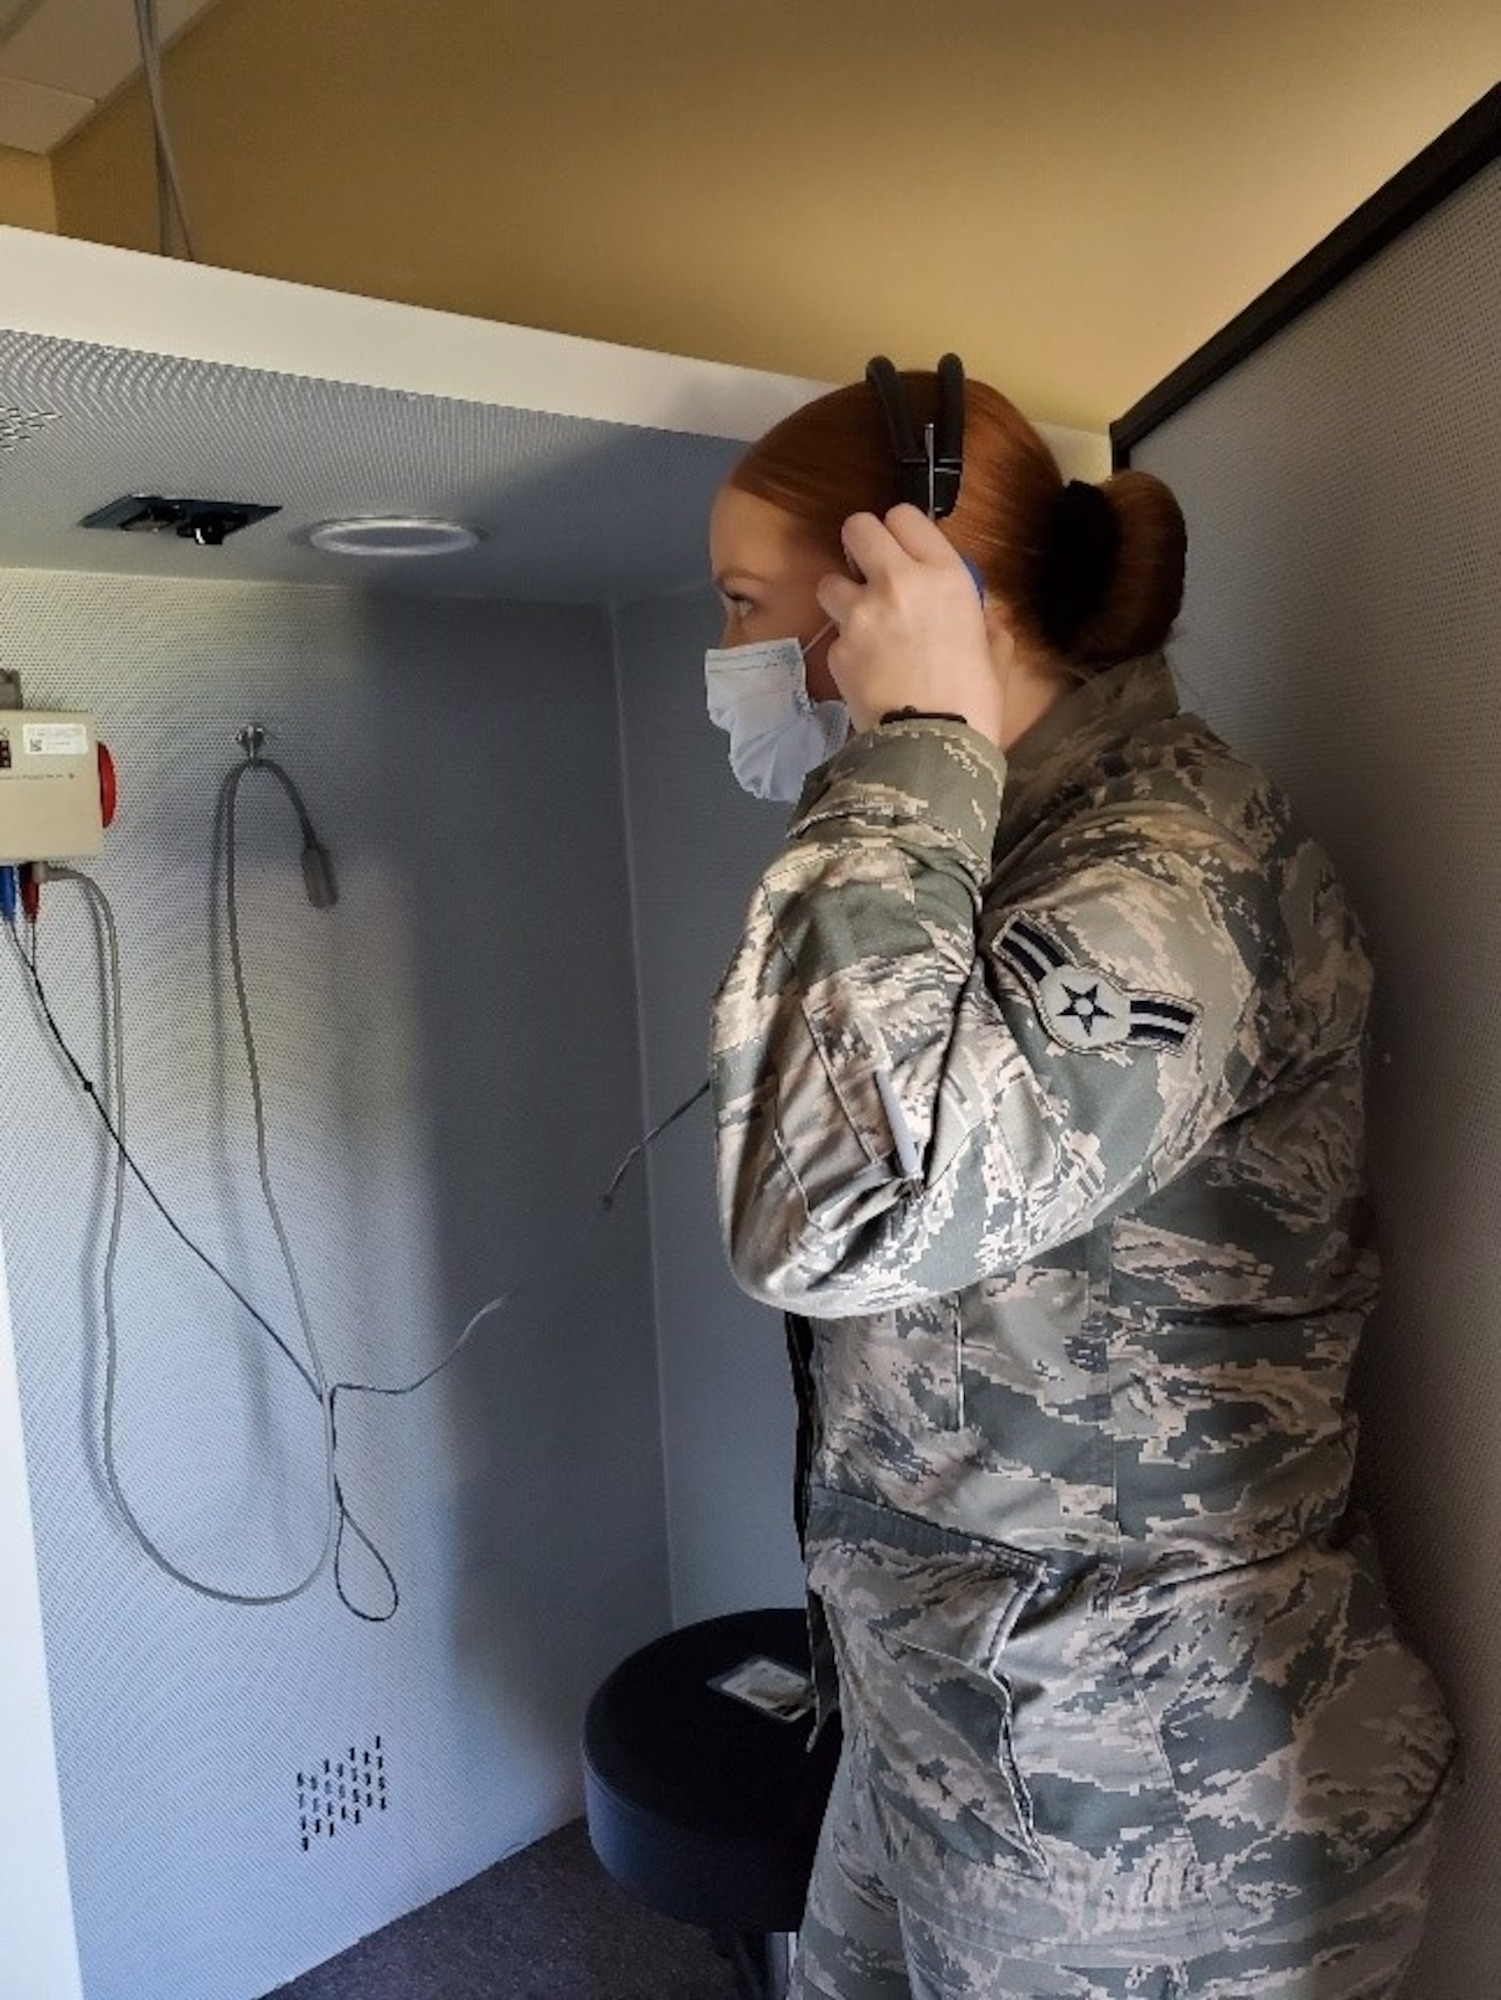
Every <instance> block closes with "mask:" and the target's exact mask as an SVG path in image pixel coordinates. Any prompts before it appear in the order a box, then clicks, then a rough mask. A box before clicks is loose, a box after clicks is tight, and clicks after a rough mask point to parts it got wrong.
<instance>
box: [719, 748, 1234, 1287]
mask: <svg viewBox="0 0 1501 2000" xmlns="http://www.w3.org/2000/svg"><path fill="white" fill-rule="evenodd" d="M1004 780H1005V765H1004V761H1003V759H1002V758H1001V757H1000V755H999V753H998V752H996V751H995V750H994V749H993V748H992V746H991V745H990V744H989V743H987V742H986V741H985V739H984V738H982V737H980V736H979V735H977V734H976V733H975V732H973V731H971V730H968V729H965V728H962V727H960V726H956V725H946V724H935V723H927V722H913V723H903V724H897V725H889V726H887V727H885V728H882V729H878V730H874V731H871V732H868V733H867V734H865V735H862V736H860V737H858V738H856V739H855V741H854V742H853V743H851V744H850V745H849V746H848V747H847V748H846V749H845V750H844V751H842V752H841V753H840V755H839V757H838V758H836V759H835V760H834V762H833V763H832V764H831V765H830V766H828V767H827V770H826V774H825V779H824V782H823V785H822V788H821V789H820V790H819V791H818V792H817V793H816V794H815V795H814V796H813V797H812V798H811V800H810V799H809V798H808V797H807V796H806V795H805V798H804V800H803V801H802V802H801V805H800V809H799V816H798V817H797V818H796V820H795V821H794V823H793V826H792V828H791V831H790V835H789V840H788V844H787V845H786V847H785V848H784V850H783V851H782V853H781V854H780V856H779V857H778V858H777V860H776V861H775V862H774V863H773V864H772V866H771V867H770V868H769V869H768V870H767V872H766V874H765V875H764V876H763V878H762V880H761V882H760V883H759V885H758V887H757V889H756V892H755V894H754V896H753V898H752V902H751V907H750V912H749V916H748V919H747V924H746V929H745V934H744V937H743V939H742V941H741V944H740V946H739V949H738V950H737V952H736V954H735V956H734V958H733V959H732V961H731V963H730V966H729V969H728V971H727V973H726V975H725V978H724V981H723V983H722V985H721V987H720V990H719V993H718V995H717V996H716V999H715V1003H714V1011H713V1041H712V1074H713V1079H714V1086H715V1103H716V1118H717V1136H716V1144H717V1172H718V1190H719V1204H720V1216H721V1224H722V1229H723V1234H724V1240H725V1246H726V1250H727V1253H728V1255H729V1259H730V1263H731V1266H732V1268H733V1270H734V1272H735V1275H736V1277H737V1279H738V1280H739V1282H740V1284H741V1285H742V1286H743V1287H744V1289H745V1290H747V1291H748V1292H750V1293H751V1294H752V1295H753V1296H755V1297H758V1298H761V1299H764V1300H765V1301H767V1302H768V1303H770V1304H775V1305H778V1306H781V1307H784V1308H786V1309H789V1310H792V1311H796V1312H807V1313H809V1314H811V1315H813V1316H814V1317H818V1318H841V1317H845V1316H848V1315H851V1314H856V1313H868V1312H877V1311H886V1310H889V1309H891V1308H893V1307H897V1306H901V1305H906V1304H911V1303H914V1302H916V1301H918V1300H921V1299H924V1298H931V1297H934V1296H937V1295H939V1294H941V1293H945V1292H952V1291H957V1290H960V1289H962V1288H963V1287H965V1286H967V1285H971V1284H974V1283H976V1282H977V1281H978V1280H979V1279H980V1278H982V1277H984V1276H986V1275H988V1274H991V1273H995V1272H999V1271H1004V1270H1010V1269H1013V1268H1014V1267H1015V1266H1017V1265H1018V1264H1021V1263H1024V1262H1026V1261H1027V1260H1029V1259H1031V1258H1034V1257H1037V1256H1039V1255H1041V1254H1043V1253H1044V1252H1046V1251H1047V1250H1049V1249H1051V1248H1054V1247H1056V1246H1057V1245H1059V1244H1061V1243H1064V1242H1067V1241H1068V1240H1069V1239H1070V1238H1072V1237H1074V1236H1077V1235H1080V1234H1082V1233H1083V1232H1085V1231H1086V1230H1088V1229H1090V1228H1092V1227H1093V1226H1094V1225H1095V1224H1096V1223H1098V1222H1099V1221H1101V1220H1102V1219H1103V1218H1104V1217H1105V1216H1107V1215H1108V1214H1109V1213H1110V1212H1111V1211H1112V1209H1114V1208H1116V1207H1118V1206H1125V1205H1126V1204H1127V1203H1128V1202H1129V1201H1131V1200H1132V1199H1134V1198H1139V1197H1140V1196H1142V1195H1144V1194H1145V1193H1147V1192H1150V1190H1151V1189H1153V1188H1155V1187H1156V1186H1159V1185H1161V1184H1162V1183H1163V1182H1164V1181H1166V1180H1168V1179H1169V1178H1171V1176H1172V1175H1173V1174H1174V1173H1175V1172H1177V1171H1178V1170H1179V1168H1180V1167H1181V1166H1182V1165H1183V1164H1184V1163H1185V1162H1186V1161H1187V1160H1188V1159H1189V1158H1191V1157H1192V1155H1193V1154H1194V1153H1195V1152H1196V1151H1197V1150H1198V1149H1199V1148H1200V1147H1201V1146H1202V1145H1203V1143H1204V1141H1205V1139H1206V1138H1207V1137H1208V1135H1209V1134H1210V1133H1211V1132H1212V1131H1213V1129H1214V1127H1215V1125H1216V1124H1217V1123H1219V1122H1220V1121H1221V1120H1222V1119H1223V1118H1225V1117H1226V1116H1228V1115H1229V1114H1230V1112H1231V1110H1232V1109H1233V1107H1234V1103H1235V1098H1236V1094H1237V1091H1238V1090H1240V1089H1241V1088H1242V1087H1243V1085H1244V1083H1245V1080H1246V1078H1247V1077H1248V1075H1249V1074H1250V1072H1251V1068H1252V1065H1253V1058H1254V1052H1253V1050H1252V1048H1251V1044H1250V1035H1249V1030H1248V1028H1247V1025H1246V1023H1247V1021H1248V1018H1249V1017H1250V1015H1251V1013H1252V1011H1253V1010H1252V1001H1253V996H1254V994H1255V992H1256V988H1257V974H1258V969H1259V965H1260V961H1261V959H1262V957H1263V955H1264V953H1265V950H1266V925H1265V923H1264V921H1263V918H1262V905H1263V901H1264V892H1263V890H1262V880H1261V875H1260V871H1259V870H1258V869H1257V868H1256V866H1255V864H1254V863H1253V861H1252V859H1251V857H1249V856H1248V855H1246V854H1244V853H1243V852H1241V851H1240V850H1238V849H1237V848H1236V847H1235V845H1234V843H1233V842H1231V841H1230V840H1229V839H1228V837H1227V836H1226V835H1225V834H1224V833H1223V832H1222V831H1221V830H1220V829H1218V828H1216V827H1215V826H1214V825H1213V824H1212V823H1210V822H1209V821H1208V820H1206V819H1204V818H1203V817H1202V816H1200V815H1197V814H1194V813H1192V812H1189V811H1187V810H1183V811H1177V810H1173V811H1168V810H1166V809H1162V808H1156V807H1153V806H1152V805H1151V804H1150V803H1149V802H1148V803H1145V804H1136V805H1133V804H1131V803H1130V802H1127V803H1126V804H1124V805H1122V806H1120V807H1119V808H1115V809H1112V810H1110V811H1107V812H1102V813H1099V814H1097V815H1095V816H1094V817H1092V818H1089V819H1087V820H1085V821H1082V822H1080V823H1077V824H1075V825H1074V826H1073V827H1071V828H1070V830H1069V831H1068V832H1067V833H1065V834H1064V835H1061V836H1053V837H1052V844H1051V847H1050V848H1046V849H1042V850H1039V851H1038V852H1037V853H1036V854H1034V855H1033V856H1031V857H1030V859H1029V862H1028V865H1027V870H1026V877H1025V881H1024V882H1022V883H1021V886H1020V887H1019V889H1017V890H1015V891H1012V890H1008V900H1007V901H1006V902H1005V903H1004V904H1001V905H994V906H991V907H989V908H982V903H981V896H982V889H983V886H984V884H985V881H986V879H987V877H988V875H989V873H990V854H991V843H992V840H993V836H994V829H995V825H996V821H997V818H998V815H999V810H1000V800H1001V793H1002V787H1003V785H1004Z"/></svg>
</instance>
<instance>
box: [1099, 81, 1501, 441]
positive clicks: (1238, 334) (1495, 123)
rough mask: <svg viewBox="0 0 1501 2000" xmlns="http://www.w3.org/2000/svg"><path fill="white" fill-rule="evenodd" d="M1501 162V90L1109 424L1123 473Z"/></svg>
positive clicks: (1491, 91)
mask: <svg viewBox="0 0 1501 2000" xmlns="http://www.w3.org/2000/svg"><path fill="white" fill-rule="evenodd" d="M1498 156H1501V84H1494V85H1492V87H1491V88H1490V89H1489V90H1488V91H1487V92H1486V94H1485V95H1484V97H1482V98H1480V99H1479V100H1478V102H1477V103H1475V104H1473V105H1472V106H1471V107H1470V109H1469V110H1468V111H1467V112H1465V113H1464V115H1463V116H1462V117H1460V118H1458V119H1456V120H1455V122H1454V123H1453V124H1452V125H1451V126H1449V128H1448V129H1447V131H1444V132H1441V133H1440V134H1439V136H1438V138H1437V139H1435V140H1434V141H1433V143H1432V145H1431V146H1427V147H1425V148H1424V150H1423V151H1422V152H1421V153H1419V154H1418V156H1417V158H1416V159H1414V160H1412V161H1411V162H1409V164H1408V165H1407V166H1405V167H1403V168H1402V169H1401V171H1400V172H1398V173H1396V174H1394V175H1393V176H1392V178H1391V179H1390V180H1389V181H1387V182H1386V184H1385V185H1384V186H1383V187H1380V188H1378V189H1377V190H1376V192H1375V194H1373V195H1372V196H1371V197H1370V199H1369V200H1368V201H1365V202H1362V203H1361V205H1360V207H1359V208H1357V209H1356V210H1355V212H1354V213H1353V214H1352V215H1350V216H1349V217H1347V218H1346V220H1345V221H1344V222H1342V223H1341V224H1340V225H1339V227H1338V228H1337V229H1334V230H1332V231H1331V232H1330V234H1329V235H1328V236H1326V237H1325V238H1324V240H1323V242H1322V243H1318V244H1316V245H1315V246H1314V248H1313V249H1312V250H1310V251H1309V253H1308V255H1307V256H1306V257H1303V258H1300V259H1299V261H1298V262H1297V263H1296V264H1294V265H1293V267H1292V269H1291V270H1290V271H1288V272H1286V273H1285V274H1284V275H1283V276H1282V277H1280V278H1279V279H1278V280H1277V281H1276V283H1275V284H1273V285H1269V286H1268V287H1267V289H1266V290H1265V291H1264V292H1263V293H1262V294H1261V296H1260V297H1259V298H1257V299H1253V300H1252V302H1251V304H1250V305H1248V306H1247V307H1246V309H1245V310H1244V312H1240V313H1237V314H1236V316H1235V318H1234V319H1232V320H1231V321H1230V322H1229V324H1228V325H1227V326H1225V327H1223V328H1222V329H1221V330H1220V332H1218V333H1217V334H1215V335H1214V336H1213V338H1212V339H1210V340H1207V341H1206V342H1205V343H1204V345H1203V346H1202V347H1200V348H1198V349H1197V350H1196V351H1195V352H1194V353H1193V354H1191V355H1189V357H1188V359H1187V360H1186V361H1184V362H1182V363H1180V365H1179V366H1178V367H1177V368H1175V369H1174V370H1173V372H1172V373H1171V374H1170V375H1168V376H1166V377H1165V378H1164V379H1163V380H1162V381H1161V382H1159V383H1158V385H1157V387H1156V388H1155V389H1152V390H1149V391H1148V393H1147V394H1146V395H1145V396H1143V397H1142V398H1141V400H1140V401H1139V402H1137V403H1134V404H1133V405H1132V406H1131V408H1130V409H1129V410H1127V411H1126V413H1125V414H1124V416H1121V417H1118V418H1116V420H1115V422H1114V423H1112V424H1111V426H1110V453H1111V462H1112V464H1113V465H1114V467H1115V470H1116V471H1117V472H1121V471H1124V470H1126V469H1127V468H1128V467H1129V466H1130V464H1131V454H1132V452H1133V451H1134V449H1135V448H1136V446H1137V445H1139V444H1140V443H1141V442H1142V440H1143V439H1144V438H1147V437H1149V436H1150V435H1151V433H1152V432H1153V431H1155V430H1156V429H1157V428H1158V427H1159V425H1161V424H1164V423H1166V421H1167V420H1168V418H1169V417H1172V416H1175V415H1176V414H1177V412H1178V411H1179V410H1181V409H1184V408H1185V407H1186V406H1187V405H1188V404H1189V403H1191V402H1193V401H1194V399H1195V398H1196V397H1198V396H1201V395H1202V394H1203V393H1204V391H1205V390H1206V389H1208V388H1210V387H1211V386H1212V385H1213V384H1214V383H1215V382H1217V381H1219V379H1220V378H1221V376H1224V375H1228V374H1229V373H1230V371H1231V370H1232V369H1233V368H1236V367H1238V366H1239V365H1240V363H1241V362H1242V361H1244V360H1246V359H1247V357H1248V356H1250V355H1252V354H1254V353H1255V352H1256V350H1257V349H1258V348H1259V347H1264V346H1265V345H1266V343H1267V342H1268V341H1269V340H1271V339H1273V338H1274V336H1275V335H1276V334H1278V333H1280V332H1281V330H1282V329H1283V327H1285V326H1288V325H1290V324H1291V322H1292V321H1293V320H1295V319H1297V318H1299V317H1300V316H1301V315H1302V314H1303V313H1305V312H1307V311H1308V310H1309V308H1310V307H1311V306H1314V305H1316V304H1317V303H1318V301H1319V300H1320V299H1321V298H1323V297H1324V296H1325V295H1326V293H1329V292H1332V291H1333V290H1334V289H1335V287H1336V286H1338V285H1341V284H1343V283H1344V281H1345V280H1346V279H1347V278H1349V277H1350V276H1351V275H1352V273H1354V272H1356V271H1358V270H1359V269H1360V268H1361V266H1362V265H1363V264H1367V263H1369V262H1370V261H1371V259H1372V258H1373V257H1375V256H1377V255H1378V254H1379V253H1380V252H1381V251H1382V250H1384V249H1385V248H1386V246H1387V245H1388V244H1389V243H1392V242H1394V241H1395V240H1396V238H1397V237H1399V236H1401V235H1403V234H1404V232H1405V231H1407V230H1408V229H1410V228H1412V226H1413V224H1414V223H1416V222H1419V221H1421V220H1422V218H1423V217H1424V216H1425V215H1427V214H1428V213H1429V212H1430V211H1431V210H1433V209H1435V208H1437V207H1438V205H1439V203H1440V202H1442V201H1444V200H1445V199H1447V197H1448V196H1449V195H1451V194H1453V193H1454V192H1455V191H1456V189H1458V188H1461V187H1463V186H1464V185H1465V183H1466V182H1467V181H1469V180H1471V179H1473V177H1474V176H1475V175H1476V174H1478V173H1480V172H1481V171H1482V169H1483V168H1485V167H1488V166H1489V165H1490V164H1491V162H1492V161H1493V160H1495V159H1496V158H1497V157H1498Z"/></svg>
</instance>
